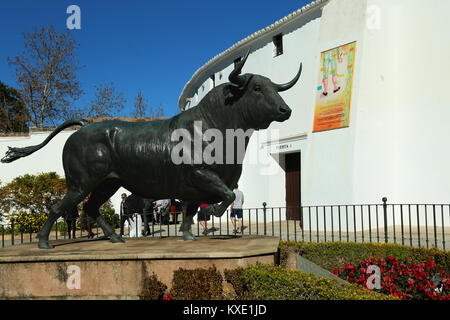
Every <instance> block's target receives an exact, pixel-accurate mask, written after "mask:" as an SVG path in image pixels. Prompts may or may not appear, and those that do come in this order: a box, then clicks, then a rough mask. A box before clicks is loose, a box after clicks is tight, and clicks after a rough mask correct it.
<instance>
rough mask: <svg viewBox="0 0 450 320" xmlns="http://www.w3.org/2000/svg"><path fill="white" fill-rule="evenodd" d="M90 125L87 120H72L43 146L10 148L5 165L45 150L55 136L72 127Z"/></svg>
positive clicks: (65, 123)
mask: <svg viewBox="0 0 450 320" xmlns="http://www.w3.org/2000/svg"><path fill="white" fill-rule="evenodd" d="M87 124H89V121H88V120H86V119H72V120H67V121H66V122H64V123H63V124H62V125H60V126H59V127H57V128H56V129H55V130H53V132H52V133H51V134H50V135H49V136H48V137H47V139H45V140H44V141H43V142H42V143H41V144H38V145H35V146H29V147H24V148H11V147H8V151H6V154H5V156H4V157H3V158H2V160H1V161H2V162H3V163H9V162H13V161H14V160H17V159H19V158H23V157H26V156H29V155H30V154H32V153H33V152H36V151H38V150H39V149H41V148H43V147H44V146H45V145H46V144H47V143H49V142H50V140H52V139H53V137H54V136H56V135H57V134H58V133H60V132H61V131H62V130H64V129H66V128H68V127H71V126H75V125H78V126H82V127H83V126H85V125H87Z"/></svg>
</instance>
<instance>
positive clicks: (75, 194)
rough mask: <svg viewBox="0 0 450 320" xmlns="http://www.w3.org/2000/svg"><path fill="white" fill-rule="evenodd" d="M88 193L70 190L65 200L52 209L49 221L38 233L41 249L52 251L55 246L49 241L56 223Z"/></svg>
mask: <svg viewBox="0 0 450 320" xmlns="http://www.w3.org/2000/svg"><path fill="white" fill-rule="evenodd" d="M86 195H87V193H83V192H80V191H78V190H70V189H69V190H68V191H67V193H66V195H65V196H64V198H63V199H62V200H61V201H59V202H58V203H56V204H55V205H53V206H52V207H51V209H50V213H49V215H48V218H47V221H45V224H44V226H43V227H42V229H41V230H40V231H39V232H38V234H37V236H36V238H38V239H39V242H38V247H39V248H40V249H52V248H53V246H52V245H51V244H50V242H49V241H48V236H49V235H50V231H51V229H52V226H53V224H54V223H55V221H56V220H57V219H58V218H59V217H61V216H62V215H63V214H64V213H65V212H70V211H71V210H73V208H74V207H76V206H77V205H78V203H80V202H81V201H83V199H84V197H85V196H86Z"/></svg>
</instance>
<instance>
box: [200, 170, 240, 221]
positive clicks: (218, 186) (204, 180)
mask: <svg viewBox="0 0 450 320" xmlns="http://www.w3.org/2000/svg"><path fill="white" fill-rule="evenodd" d="M195 178H196V180H195V181H196V186H197V187H198V188H199V189H201V190H202V191H204V192H205V194H214V195H215V196H217V197H219V198H220V199H222V202H221V203H220V204H213V205H211V206H209V207H208V211H209V212H208V213H209V214H214V216H216V217H221V216H222V215H223V214H224V212H225V211H226V210H227V208H228V206H229V205H231V204H232V203H233V201H234V199H235V198H236V195H235V194H234V192H233V190H231V189H230V188H229V187H228V186H227V185H226V184H225V183H224V182H223V181H222V179H220V177H219V176H218V175H217V174H216V173H215V172H213V171H210V170H205V169H204V170H197V171H196V172H195Z"/></svg>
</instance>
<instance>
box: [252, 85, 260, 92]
mask: <svg viewBox="0 0 450 320" xmlns="http://www.w3.org/2000/svg"><path fill="white" fill-rule="evenodd" d="M253 90H255V91H257V92H261V87H260V86H255V88H253Z"/></svg>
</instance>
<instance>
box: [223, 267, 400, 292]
mask: <svg viewBox="0 0 450 320" xmlns="http://www.w3.org/2000/svg"><path fill="white" fill-rule="evenodd" d="M238 270H239V271H237V272H236V271H235V272H234V275H233V276H234V277H235V276H240V277H241V281H237V280H236V279H233V277H231V278H229V277H227V281H230V280H232V281H233V282H232V285H233V287H234V289H235V291H236V297H237V299H244V298H248V299H252V300H255V299H257V300H396V299H395V298H392V297H390V296H386V295H383V294H379V293H376V292H372V291H369V290H367V289H365V288H362V287H358V286H356V285H353V284H350V283H348V284H347V283H346V284H341V283H339V282H338V281H337V280H334V279H325V278H320V277H316V276H315V275H314V274H311V273H303V272H301V271H299V270H288V269H286V268H283V267H280V266H271V265H265V264H257V265H255V266H252V265H250V266H247V267H246V268H245V269H244V268H238ZM227 274H228V275H230V273H229V271H227Z"/></svg>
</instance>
